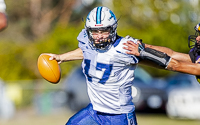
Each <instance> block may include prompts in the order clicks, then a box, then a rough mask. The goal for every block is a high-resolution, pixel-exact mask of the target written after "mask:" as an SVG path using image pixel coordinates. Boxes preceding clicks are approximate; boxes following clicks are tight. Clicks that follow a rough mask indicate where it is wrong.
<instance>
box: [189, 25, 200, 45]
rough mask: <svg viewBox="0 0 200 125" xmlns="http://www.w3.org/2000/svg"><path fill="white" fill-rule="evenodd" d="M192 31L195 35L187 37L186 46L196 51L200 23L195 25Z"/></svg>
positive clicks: (199, 34)
mask: <svg viewBox="0 0 200 125" xmlns="http://www.w3.org/2000/svg"><path fill="white" fill-rule="evenodd" d="M194 30H195V31H196V32H195V35H190V36H189V37H188V46H189V48H193V47H196V48H198V49H200V43H199V42H197V40H196V38H197V37H198V36H200V23H199V24H197V25H196V26H195V27H194Z"/></svg>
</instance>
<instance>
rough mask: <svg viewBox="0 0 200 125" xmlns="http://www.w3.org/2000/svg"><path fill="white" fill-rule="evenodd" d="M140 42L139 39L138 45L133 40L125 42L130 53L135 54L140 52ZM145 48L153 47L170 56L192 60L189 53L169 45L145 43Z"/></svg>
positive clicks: (187, 60) (182, 59) (181, 59)
mask: <svg viewBox="0 0 200 125" xmlns="http://www.w3.org/2000/svg"><path fill="white" fill-rule="evenodd" d="M139 44H141V43H140V42H139V41H138V44H137V45H136V44H135V43H133V42H132V41H127V43H125V44H124V45H126V46H127V47H126V49H127V50H129V52H128V54H133V55H135V54H136V53H137V52H138V46H139ZM145 48H151V49H155V50H158V51H160V52H163V53H166V54H167V55H168V56H170V57H172V58H174V59H176V60H180V61H186V62H191V59H190V56H189V54H185V53H180V52H176V51H173V50H172V49H170V48H167V47H162V46H154V45H149V44H145Z"/></svg>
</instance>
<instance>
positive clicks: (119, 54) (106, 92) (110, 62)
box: [77, 29, 139, 114]
mask: <svg viewBox="0 0 200 125" xmlns="http://www.w3.org/2000/svg"><path fill="white" fill-rule="evenodd" d="M77 39H78V41H79V47H80V48H81V49H82V51H83V55H84V59H83V62H82V68H83V73H84V74H85V76H86V79H87V89H88V90H87V91H88V95H89V98H90V101H91V103H92V104H93V108H94V110H96V111H100V112H105V113H112V114H122V113H130V112H132V111H134V110H135V106H134V104H133V102H132V96H131V93H132V90H131V86H132V83H133V82H132V81H133V79H134V70H135V68H136V66H137V63H138V61H139V60H138V58H137V57H135V56H134V55H129V54H126V53H125V51H126V50H125V49H123V46H124V45H123V43H125V42H126V41H127V39H125V38H122V37H117V39H116V41H115V43H114V44H113V45H112V46H111V47H110V48H109V49H107V50H96V49H94V48H93V47H92V46H91V45H90V43H89V41H88V37H87V33H86V30H85V29H83V30H82V31H81V32H80V34H79V36H78V37H77ZM132 40H133V41H134V42H136V40H134V39H132Z"/></svg>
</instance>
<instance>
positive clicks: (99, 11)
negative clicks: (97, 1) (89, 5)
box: [96, 7, 102, 24]
mask: <svg viewBox="0 0 200 125" xmlns="http://www.w3.org/2000/svg"><path fill="white" fill-rule="evenodd" d="M101 10H102V7H98V8H97V15H96V23H97V24H101Z"/></svg>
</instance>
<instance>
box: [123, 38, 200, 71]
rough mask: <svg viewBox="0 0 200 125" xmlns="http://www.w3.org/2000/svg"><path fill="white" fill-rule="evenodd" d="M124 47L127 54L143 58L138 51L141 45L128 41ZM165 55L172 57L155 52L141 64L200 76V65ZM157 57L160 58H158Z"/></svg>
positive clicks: (148, 54) (149, 54) (148, 53)
mask: <svg viewBox="0 0 200 125" xmlns="http://www.w3.org/2000/svg"><path fill="white" fill-rule="evenodd" d="M138 42H139V41H138ZM124 45H125V47H124V49H126V50H128V51H127V54H133V55H136V56H139V57H141V55H140V54H141V52H140V51H139V50H138V48H139V43H138V44H135V43H133V42H132V41H128V42H127V43H125V44H124ZM161 48H162V47H161ZM150 49H152V48H150ZM152 50H154V49H152ZM167 50H168V49H167ZM165 51H166V50H165ZM160 55H161V56H160ZM163 55H166V57H170V56H168V55H167V54H165V53H160V52H159V51H155V53H154V51H153V53H151V51H150V52H147V55H145V56H149V57H150V58H149V57H147V58H146V59H143V60H142V61H141V62H140V63H141V64H145V65H148V66H153V67H157V68H163V69H166V70H171V71H177V72H182V73H187V74H192V75H200V65H199V64H195V63H192V62H191V61H185V60H177V59H176V58H173V57H171V58H170V59H169V58H166V57H165V56H163ZM169 55H171V56H172V53H171V54H170V52H169ZM153 56H154V57H155V58H154V57H153ZM156 56H158V58H157V57H156ZM159 56H160V57H159ZM162 56H163V57H162ZM149 59H150V60H149ZM154 59H155V60H154ZM150 62H151V63H150ZM152 62H153V63H152Z"/></svg>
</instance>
